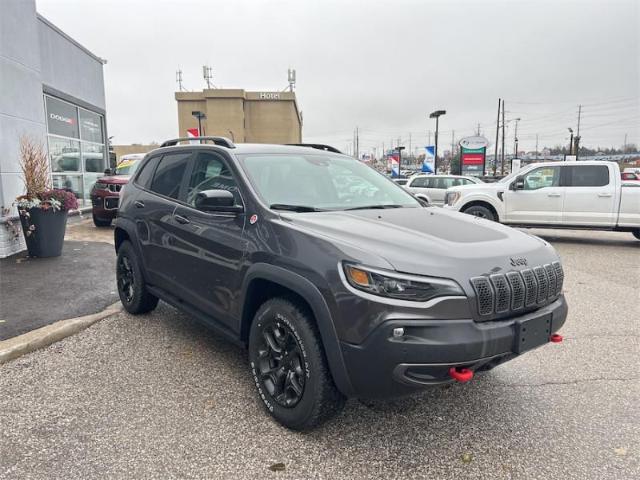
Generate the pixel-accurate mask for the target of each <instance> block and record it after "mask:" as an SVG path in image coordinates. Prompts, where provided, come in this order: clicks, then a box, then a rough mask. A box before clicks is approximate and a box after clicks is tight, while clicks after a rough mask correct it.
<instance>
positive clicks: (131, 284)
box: [117, 255, 136, 303]
mask: <svg viewBox="0 0 640 480" xmlns="http://www.w3.org/2000/svg"><path fill="white" fill-rule="evenodd" d="M117 269H118V270H117V275H118V290H120V292H122V295H123V296H124V298H125V300H126V301H127V302H128V303H131V301H132V300H133V293H134V291H135V290H134V288H135V284H136V280H135V275H134V274H133V266H132V265H131V261H130V260H129V258H128V257H127V256H124V255H122V256H119V257H118V265H117Z"/></svg>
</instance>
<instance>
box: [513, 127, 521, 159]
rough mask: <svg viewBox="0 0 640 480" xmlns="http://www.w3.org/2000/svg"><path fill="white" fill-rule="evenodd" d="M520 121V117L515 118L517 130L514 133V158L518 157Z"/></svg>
mask: <svg viewBox="0 0 640 480" xmlns="http://www.w3.org/2000/svg"><path fill="white" fill-rule="evenodd" d="M519 121H520V119H519V118H516V119H515V122H516V130H515V133H514V134H513V143H514V147H513V148H514V151H513V158H518V122H519Z"/></svg>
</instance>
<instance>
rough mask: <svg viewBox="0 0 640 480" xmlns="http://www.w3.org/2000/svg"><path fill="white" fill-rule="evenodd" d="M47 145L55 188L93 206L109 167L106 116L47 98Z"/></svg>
mask: <svg viewBox="0 0 640 480" xmlns="http://www.w3.org/2000/svg"><path fill="white" fill-rule="evenodd" d="M44 101H45V108H46V112H47V142H48V145H49V160H50V164H51V172H52V179H53V185H54V187H56V188H64V189H66V190H68V191H70V192H73V193H74V195H75V196H76V197H77V198H78V202H79V204H80V206H83V205H88V204H89V194H90V191H91V187H92V185H93V184H94V183H95V181H96V179H97V178H98V177H100V176H101V175H102V173H103V172H104V169H105V168H106V164H107V148H106V145H105V135H104V119H103V116H102V115H100V114H98V113H95V112H91V111H89V110H87V109H85V108H82V107H79V106H77V105H74V104H72V103H69V102H66V101H64V100H60V99H58V98H55V97H52V96H50V95H45V97H44Z"/></svg>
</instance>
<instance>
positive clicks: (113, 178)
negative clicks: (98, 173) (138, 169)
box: [96, 175, 131, 185]
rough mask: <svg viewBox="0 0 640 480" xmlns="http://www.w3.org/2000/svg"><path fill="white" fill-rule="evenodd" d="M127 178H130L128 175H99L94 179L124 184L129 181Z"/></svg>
mask: <svg viewBox="0 0 640 480" xmlns="http://www.w3.org/2000/svg"><path fill="white" fill-rule="evenodd" d="M129 179H131V177H130V176H129V175H108V176H105V177H100V178H98V180H96V181H98V182H102V183H111V184H116V185H124V184H126V183H129Z"/></svg>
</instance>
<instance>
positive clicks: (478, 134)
mask: <svg viewBox="0 0 640 480" xmlns="http://www.w3.org/2000/svg"><path fill="white" fill-rule="evenodd" d="M476 135H477V136H480V124H479V123H478V130H476Z"/></svg>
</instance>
